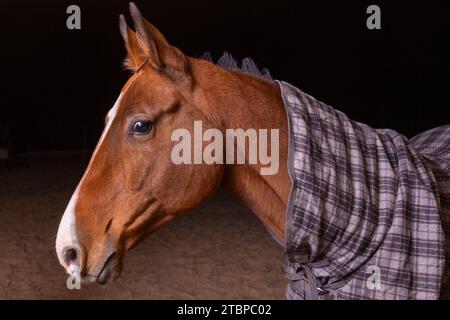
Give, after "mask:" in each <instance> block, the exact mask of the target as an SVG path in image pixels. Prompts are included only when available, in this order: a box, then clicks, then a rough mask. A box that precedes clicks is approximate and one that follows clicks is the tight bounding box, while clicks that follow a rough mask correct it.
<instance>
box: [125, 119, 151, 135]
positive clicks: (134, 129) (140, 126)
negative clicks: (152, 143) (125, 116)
mask: <svg viewBox="0 0 450 320" xmlns="http://www.w3.org/2000/svg"><path fill="white" fill-rule="evenodd" d="M152 127H153V124H152V123H151V122H150V121H145V120H138V121H135V122H134V123H133V125H132V126H131V130H130V133H131V134H134V135H137V136H143V135H146V134H148V133H149V132H150V130H151V129H152Z"/></svg>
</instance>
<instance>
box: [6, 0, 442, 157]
mask: <svg viewBox="0 0 450 320" xmlns="http://www.w3.org/2000/svg"><path fill="white" fill-rule="evenodd" d="M70 4H77V5H79V6H80V7H81V30H68V29H67V28H66V19H67V17H68V14H66V8H67V7H68V6H69V5H70ZM370 4H377V5H379V6H380V7H381V20H382V29H381V30H368V29H367V28H366V19H367V17H368V14H366V8H367V6H368V5H370ZM137 5H138V6H139V8H140V9H141V11H142V13H143V14H144V16H146V17H147V19H149V20H150V21H151V22H152V23H153V24H154V25H156V26H157V27H158V28H159V29H160V31H161V32H162V33H163V34H164V35H165V36H166V38H167V39H168V40H169V41H170V42H171V43H172V44H173V45H175V46H177V47H178V48H179V49H181V50H182V51H183V52H185V53H186V54H188V55H193V56H199V55H201V54H202V53H203V52H204V51H211V52H212V53H213V55H214V56H215V57H216V58H217V57H218V56H220V54H221V53H222V52H223V51H224V50H227V51H230V52H231V53H233V54H234V55H235V56H236V57H238V58H244V57H246V56H250V57H252V58H254V60H255V61H256V62H257V63H258V65H260V66H263V67H267V68H268V69H269V70H270V71H271V73H272V75H273V76H274V78H276V79H280V80H286V81H289V82H291V83H293V84H295V85H296V86H298V87H299V88H301V89H302V90H303V91H305V92H307V93H309V94H311V95H313V96H315V97H316V98H318V99H320V100H322V101H324V102H327V103H328V104H331V105H333V106H335V107H336V108H337V109H339V110H341V111H344V112H345V113H347V114H348V115H349V116H350V117H351V118H352V119H354V120H357V121H361V122H365V123H367V124H369V125H371V126H374V127H389V128H392V129H396V130H398V131H400V132H401V133H403V134H405V135H407V136H408V137H410V136H412V135H414V134H416V133H419V132H421V131H423V130H426V129H428V128H431V127H435V126H438V125H442V124H445V123H449V122H450V121H449V120H450V110H449V97H450V63H449V62H450V48H449V46H450V12H449V11H448V10H447V9H446V7H445V1H423V2H416V3H413V2H410V1H390V2H380V1H370V2H365V1H317V0H314V1H312V0H304V1H303V0H297V1H280V0H277V1H273V0H272V1H261V0H260V1H244V0H243V1H214V0H209V1H194V0H192V1H175V0H163V1H161V0H159V1H156V0H151V1H149V0H147V1H144V0H142V1H137ZM0 6H1V12H0V27H1V28H0V33H1V34H0V35H1V43H2V44H1V56H0V58H1V61H2V71H1V75H2V78H3V81H2V92H3V93H2V95H1V103H0V108H1V109H0V126H3V127H4V126H7V127H9V129H10V131H11V135H12V140H13V143H14V144H15V147H16V149H17V150H18V151H29V150H68V149H91V148H93V146H94V145H95V143H96V141H97V139H98V137H99V135H100V132H101V129H102V126H103V117H104V115H105V113H106V112H107V110H108V109H109V108H110V107H111V106H112V104H113V103H114V101H115V100H116V98H117V96H118V94H119V91H120V88H121V87H122V85H123V84H124V83H125V81H126V79H127V77H128V76H129V74H128V72H126V71H124V70H123V69H122V58H123V57H124V55H125V50H124V48H123V44H122V39H121V37H120V34H119V31H118V15H119V14H120V13H127V14H128V2H127V1H106V0H105V1H75V0H73V1H56V0H54V1H50V0H40V1H10V0H8V1H4V0H3V1H2V2H1V4H0ZM127 17H128V16H127ZM128 21H130V19H128Z"/></svg>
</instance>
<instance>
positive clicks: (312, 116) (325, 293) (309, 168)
mask: <svg viewBox="0 0 450 320" xmlns="http://www.w3.org/2000/svg"><path fill="white" fill-rule="evenodd" d="M278 84H279V85H280V88H281V94H282V98H283V100H284V104H285V108H286V113H287V115H288V124H289V154H288V158H289V160H288V162H289V163H288V169H289V174H290V177H291V181H292V189H291V194H290V197H289V205H288V208H287V219H286V238H285V243H284V245H285V252H286V254H285V260H284V264H283V272H284V274H285V276H286V277H287V278H288V279H289V284H288V288H287V290H286V298H287V299H437V298H443V297H444V294H447V293H446V292H447V289H446V288H445V287H446V286H447V285H448V279H449V273H448V271H449V270H450V264H449V261H450V125H446V126H443V127H439V128H436V129H432V130H430V131H427V132H425V133H422V134H420V135H418V136H416V137H414V138H413V139H411V140H408V139H407V138H406V137H405V136H403V135H401V134H400V133H398V132H395V131H393V130H389V129H373V128H371V127H369V126H367V125H365V124H361V123H358V122H355V121H352V120H350V119H349V118H348V117H347V116H346V115H345V114H343V113H342V112H340V111H337V110H335V109H334V108H333V107H331V106H328V105H326V104H325V103H322V102H320V101H318V100H316V99H314V98H313V97H311V96H309V95H308V94H305V93H303V92H302V91H300V90H299V89H297V88H296V87H294V86H292V85H290V84H288V83H286V82H280V81H278Z"/></svg>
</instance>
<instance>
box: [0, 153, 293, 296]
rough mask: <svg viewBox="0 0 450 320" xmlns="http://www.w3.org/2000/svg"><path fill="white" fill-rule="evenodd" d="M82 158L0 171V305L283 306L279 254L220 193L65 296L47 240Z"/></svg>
mask: <svg viewBox="0 0 450 320" xmlns="http://www.w3.org/2000/svg"><path fill="white" fill-rule="evenodd" d="M84 160H85V159H84V157H80V156H77V157H74V156H71V157H67V156H66V157H52V158H43V157H34V158H29V159H28V162H29V163H30V165H29V166H27V167H23V166H19V167H14V168H9V169H5V168H3V169H1V168H0V298H1V299H283V298H284V291H285V288H286V280H285V279H284V278H283V276H282V275H281V274H280V270H281V262H282V256H283V250H282V249H281V248H280V247H279V246H278V244H276V243H275V241H273V240H272V238H271V237H270V236H269V235H268V233H267V232H266V230H265V228H264V226H263V225H262V224H261V223H260V222H259V221H258V220H257V219H256V217H255V216H253V215H252V214H251V213H250V212H249V210H248V209H246V208H245V207H244V206H243V205H242V204H241V203H239V201H238V200H237V199H235V198H234V197H231V196H230V195H228V194H226V193H224V192H220V193H219V194H218V195H217V196H216V197H214V198H213V199H211V200H210V201H209V202H208V203H206V204H205V205H203V206H202V207H201V208H199V209H197V210H195V211H193V212H191V213H189V214H187V215H185V216H182V217H179V218H178V219H175V220H174V221H173V222H171V223H170V224H169V225H167V226H165V227H163V228H162V229H160V230H158V231H157V232H156V233H155V234H153V235H152V236H150V237H149V238H148V239H147V240H146V241H144V242H143V243H141V244H140V245H138V246H137V247H136V248H135V249H133V250H132V251H130V252H129V253H128V254H127V256H126V258H125V266H124V272H123V273H122V276H121V277H120V278H119V279H118V280H116V281H115V282H113V283H111V284H108V285H107V286H98V285H91V286H82V288H81V290H68V289H67V287H66V279H67V277H66V275H65V273H64V270H63V269H62V267H60V266H59V264H58V262H57V259H56V256H55V252H54V240H55V236H56V230H57V227H58V224H59V220H60V218H61V216H62V213H63V211H64V208H65V206H66V204H67V202H68V200H69V198H70V196H71V194H72V192H73V190H74V187H75V185H76V183H77V182H78V179H79V178H80V176H81V174H82V170H83V167H84V164H85V162H84Z"/></svg>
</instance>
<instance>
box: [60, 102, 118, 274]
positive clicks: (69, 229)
mask: <svg viewBox="0 0 450 320" xmlns="http://www.w3.org/2000/svg"><path fill="white" fill-rule="evenodd" d="M121 98H122V94H120V96H119V98H118V99H117V101H116V103H115V104H114V106H113V107H112V108H111V110H109V112H108V122H107V123H106V126H105V129H104V130H103V133H102V136H101V137H100V140H99V142H98V144H97V147H96V148H95V150H94V153H93V154H92V157H91V161H90V162H89V165H88V167H87V169H86V171H85V172H84V175H83V177H82V178H81V180H80V182H79V184H78V186H77V188H76V189H75V192H74V193H73V195H72V198H71V199H70V201H69V204H68V205H67V208H66V210H65V211H64V215H63V217H62V219H61V222H60V224H59V228H58V234H57V236H56V245H55V247H56V254H57V255H58V260H59V263H60V264H61V265H62V266H63V267H64V268H66V270H67V272H68V273H69V274H70V273H71V272H73V269H74V268H75V266H73V265H67V264H66V263H65V262H64V257H63V250H64V248H66V247H70V246H76V247H79V242H78V239H77V236H76V230H75V207H76V205H77V201H78V192H79V189H80V186H81V185H82V184H83V181H84V178H85V177H86V176H87V174H88V172H89V170H90V169H91V165H92V163H93V162H94V159H95V155H96V154H97V151H98V149H99V148H100V146H101V145H102V143H103V141H104V139H105V137H106V135H107V134H108V131H109V129H110V128H111V124H112V122H113V121H114V118H115V117H116V114H117V110H118V108H119V105H120V100H121ZM79 249H82V248H79Z"/></svg>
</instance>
